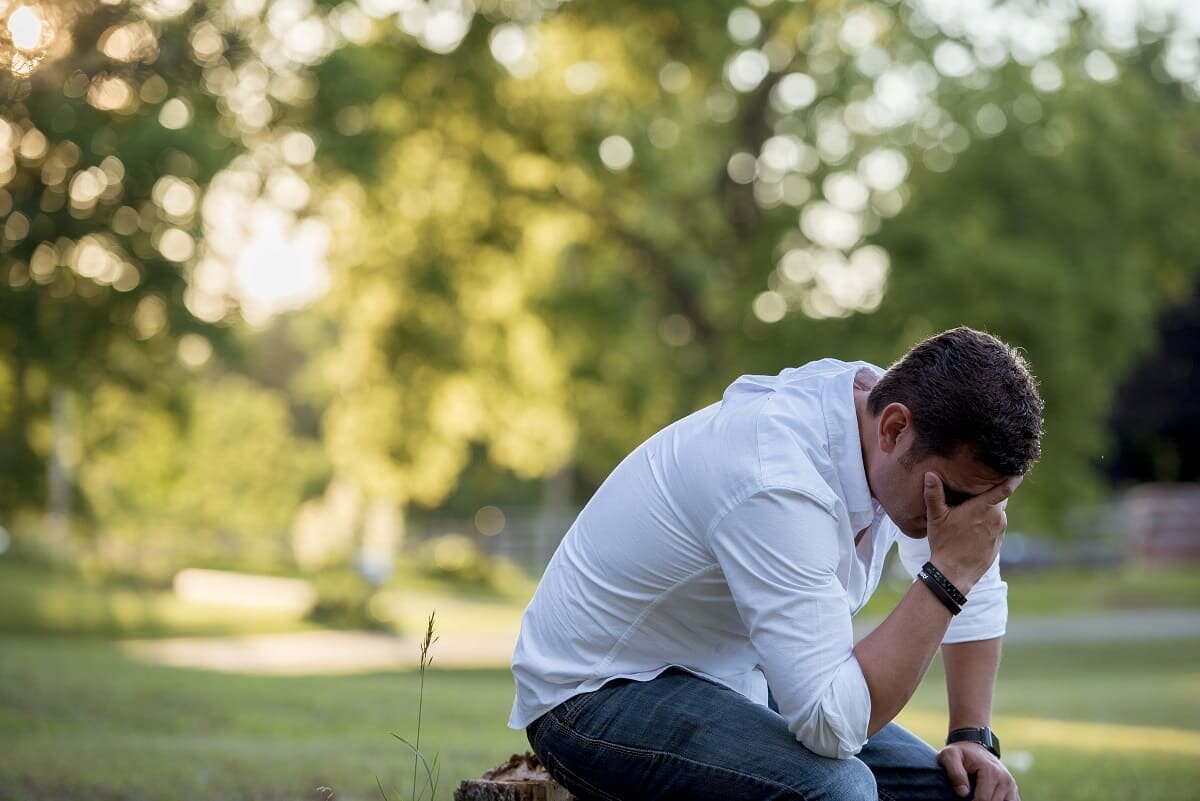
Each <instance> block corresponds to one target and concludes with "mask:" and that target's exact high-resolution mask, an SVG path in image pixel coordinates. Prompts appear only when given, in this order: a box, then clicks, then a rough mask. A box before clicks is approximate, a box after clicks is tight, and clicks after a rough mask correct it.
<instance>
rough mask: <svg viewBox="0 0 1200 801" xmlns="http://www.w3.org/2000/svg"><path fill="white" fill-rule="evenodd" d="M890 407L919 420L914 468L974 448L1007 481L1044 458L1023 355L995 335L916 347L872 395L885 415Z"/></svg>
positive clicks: (1033, 388) (960, 332) (942, 337)
mask: <svg viewBox="0 0 1200 801" xmlns="http://www.w3.org/2000/svg"><path fill="white" fill-rule="evenodd" d="M889 403H903V404H904V405H905V406H907V407H908V410H909V411H910V412H911V413H912V417H913V426H914V428H915V429H916V440H915V442H914V446H913V450H912V451H910V452H909V455H908V458H907V459H906V462H908V464H910V465H911V464H912V463H913V462H916V461H917V460H919V459H923V458H925V457H926V456H943V457H952V456H953V455H954V454H955V453H956V452H957V451H958V450H959V449H960V448H963V447H966V448H968V449H969V450H970V452H971V454H972V456H974V457H975V458H976V459H977V460H978V461H980V462H982V463H983V464H984V465H986V466H987V467H988V468H990V469H992V470H994V471H996V472H997V473H999V474H1000V475H1002V476H1017V475H1024V474H1025V473H1026V472H1027V471H1028V470H1029V468H1030V467H1032V466H1033V463H1034V462H1036V461H1037V460H1038V458H1039V457H1040V456H1041V455H1042V446H1041V438H1042V409H1043V405H1042V399H1041V397H1040V396H1039V395H1038V391H1037V379H1035V378H1034V377H1033V374H1032V373H1030V371H1029V365H1028V364H1027V363H1026V362H1025V359H1024V358H1022V356H1021V354H1020V353H1018V352H1017V350H1016V349H1014V348H1012V347H1010V346H1009V345H1006V344H1005V343H1003V342H1001V341H1000V340H999V339H997V338H996V337H994V336H992V335H991V334H988V333H985V332H983V331H976V330H974V329H972V328H965V327H960V328H953V329H951V330H949V331H944V332H942V333H940V334H938V335H936V336H932V337H930V338H929V339H926V340H925V341H923V342H920V343H918V344H917V345H915V346H914V347H913V348H912V350H910V351H909V352H908V353H906V354H905V355H904V357H903V358H901V359H900V360H899V361H898V362H896V363H895V364H893V365H892V366H891V367H889V368H888V371H887V373H886V374H884V376H883V377H882V378H880V379H879V382H878V383H877V384H876V385H875V387H874V388H873V389H872V390H871V394H870V396H869V398H868V399H867V408H868V409H869V410H870V412H871V414H872V415H875V416H878V415H879V414H880V413H881V412H882V411H883V410H884V408H886V407H887V405H888V404H889Z"/></svg>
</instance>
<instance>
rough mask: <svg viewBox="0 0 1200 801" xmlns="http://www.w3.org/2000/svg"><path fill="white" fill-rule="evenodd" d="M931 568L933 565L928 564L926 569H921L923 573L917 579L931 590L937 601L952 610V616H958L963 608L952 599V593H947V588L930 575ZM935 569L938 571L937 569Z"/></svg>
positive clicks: (918, 574)
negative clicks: (929, 569)
mask: <svg viewBox="0 0 1200 801" xmlns="http://www.w3.org/2000/svg"><path fill="white" fill-rule="evenodd" d="M929 567H932V565H930V564H928V563H926V565H925V567H922V568H921V572H919V573H917V578H918V579H920V580H921V582H922V583H924V585H925V586H926V587H928V588H929V590H930V592H932V593H933V594H934V595H935V596H937V599H938V600H939V601H941V602H942V605H943V606H945V607H946V608H947V609H949V610H950V614H952V615H957V614H958V613H959V612H961V611H962V607H961V606H959V604H957V603H956V602H955V600H954V599H953V598H951V597H950V593H949V592H947V591H946V588H945V587H943V586H942V585H941V583H940V582H939V581H938V580H937V579H935V578H934V577H933V576H932V575H931V574H930V573H929V571H928V568H929ZM934 569H935V570H936V569H937V568H934ZM951 586H954V585H951Z"/></svg>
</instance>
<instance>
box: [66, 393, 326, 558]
mask: <svg viewBox="0 0 1200 801" xmlns="http://www.w3.org/2000/svg"><path fill="white" fill-rule="evenodd" d="M195 393H196V394H195V395H194V396H193V397H191V398H189V399H188V405H187V407H186V408H185V410H184V412H183V415H182V418H180V417H177V416H176V415H173V414H171V413H169V412H168V411H166V410H164V409H155V408H153V407H146V406H143V405H141V404H140V403H139V402H138V400H137V398H136V397H135V396H133V395H132V394H131V393H129V392H128V391H125V390H122V389H120V388H118V387H112V386H109V387H104V388H102V389H101V390H100V391H99V392H98V393H97V394H96V395H95V396H94V398H93V399H92V404H91V414H90V415H89V417H88V421H87V431H86V436H87V442H86V445H85V449H86V451H87V452H88V453H89V455H90V458H88V459H87V460H86V461H85V462H84V464H83V466H82V469H81V471H80V487H81V490H82V493H83V495H84V497H85V499H86V501H87V503H88V505H89V507H90V509H91V510H92V515H93V518H94V531H95V534H94V537H95V541H94V552H93V553H94V557H93V558H94V559H96V560H98V561H99V563H100V564H101V565H104V566H107V567H109V568H115V567H118V566H119V567H123V568H125V569H130V570H133V571H135V572H140V573H143V574H147V575H156V576H169V575H171V574H172V573H173V572H174V571H175V570H177V569H178V568H179V567H181V566H185V565H189V564H193V565H195V564H206V565H212V566H231V565H237V566H240V567H244V568H247V569H259V570H263V569H267V570H269V569H275V568H277V567H278V566H280V565H286V564H288V563H290V541H289V533H290V526H291V520H292V515H293V514H294V511H295V509H296V507H297V506H298V505H299V503H300V501H301V500H303V499H304V497H305V495H306V494H309V493H310V492H311V490H312V488H313V487H314V486H319V485H320V483H321V480H322V478H323V476H324V473H325V461H324V456H323V454H322V452H321V450H320V447H319V446H318V445H317V444H316V443H313V442H305V441H303V440H300V439H298V438H297V437H295V436H294V435H293V433H292V431H291V418H290V415H289V412H288V409H287V406H286V404H285V402H284V400H283V398H282V397H281V396H280V395H279V393H276V392H274V391H271V390H266V389H263V388H261V387H257V386H255V385H254V384H252V383H251V382H249V381H247V380H246V379H243V378H238V377H235V376H227V377H224V378H219V379H215V380H213V381H212V382H211V383H209V384H207V385H199V386H196V387H195Z"/></svg>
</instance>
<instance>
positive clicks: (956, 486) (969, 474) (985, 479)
mask: <svg viewBox="0 0 1200 801" xmlns="http://www.w3.org/2000/svg"><path fill="white" fill-rule="evenodd" d="M1004 479H1005V476H1002V475H1000V474H999V473H997V472H996V471H995V470H992V469H991V468H989V467H988V466H987V465H985V464H983V463H982V462H980V461H979V460H977V459H976V458H975V457H973V456H971V455H970V454H969V453H966V452H965V451H960V452H959V453H958V454H956V455H955V457H954V458H953V459H948V460H947V462H946V464H945V465H944V467H943V471H942V484H943V485H944V486H945V487H946V489H948V490H951V491H953V492H956V493H959V494H961V495H979V494H981V493H984V492H987V491H988V490H989V489H991V488H992V487H994V486H996V485H997V484H999V483H1000V482H1001V481H1004Z"/></svg>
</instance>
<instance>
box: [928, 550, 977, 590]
mask: <svg viewBox="0 0 1200 801" xmlns="http://www.w3.org/2000/svg"><path fill="white" fill-rule="evenodd" d="M929 563H930V564H932V565H933V566H934V567H936V568H937V569H938V572H940V573H941V574H942V575H943V576H945V577H946V578H947V579H948V580H949V581H950V583H951V584H953V585H954V586H955V587H957V588H958V591H959V592H961V593H962V594H963V595H969V594H970V592H971V588H972V587H974V586H975V582H976V581H977V580H978V578H979V577H978V576H975V575H974V574H973V571H971V570H966V569H963V568H960V567H957V566H955V565H954V564H952V563H951V562H950V561H949V560H947V559H939V558H937V557H936V556H934V557H931V558H930V560H929Z"/></svg>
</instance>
